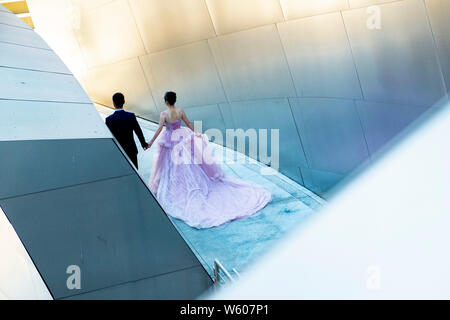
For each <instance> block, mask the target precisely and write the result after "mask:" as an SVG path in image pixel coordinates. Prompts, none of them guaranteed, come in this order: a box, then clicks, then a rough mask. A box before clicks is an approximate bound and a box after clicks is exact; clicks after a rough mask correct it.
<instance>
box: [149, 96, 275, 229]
mask: <svg viewBox="0 0 450 320" xmlns="http://www.w3.org/2000/svg"><path fill="white" fill-rule="evenodd" d="M164 100H165V102H166V105H167V110H165V111H163V112H161V115H160V120H159V126H158V129H157V130H156V132H155V135H154V136H153V138H152V140H151V141H149V146H151V145H152V144H153V143H154V142H155V141H156V142H157V149H156V150H155V160H154V163H153V167H152V172H151V176H150V182H149V187H150V190H151V191H152V192H153V193H154V194H155V196H156V197H157V199H158V201H159V202H160V204H161V205H162V207H163V208H164V209H165V211H166V212H167V214H169V215H171V216H172V217H174V218H178V219H181V220H183V221H185V222H186V223H187V224H188V225H190V226H191V227H194V228H199V229H200V228H211V227H216V226H219V225H222V224H224V223H226V222H229V221H232V220H235V219H240V218H245V217H249V216H251V215H253V214H255V213H256V212H258V211H259V210H261V209H262V208H264V206H265V205H266V204H267V203H269V201H270V200H271V193H270V192H269V191H268V190H266V189H264V188H262V187H260V186H258V185H255V184H253V183H250V182H246V181H243V180H240V179H237V178H234V177H230V176H225V174H224V172H223V171H222V169H221V168H220V166H219V165H218V164H216V163H215V162H214V161H211V160H210V159H207V156H206V155H205V152H204V150H206V149H207V146H208V142H207V139H206V138H204V136H202V135H201V134H199V133H197V132H195V131H194V128H193V126H192V124H191V122H190V121H189V120H188V118H187V117H186V114H185V112H184V111H183V110H182V109H179V108H177V107H175V102H176V93H175V92H167V93H166V94H165V96H164ZM181 121H184V123H185V124H186V126H187V128H186V127H181ZM164 126H166V130H165V131H164V132H163V133H162V135H161V137H160V138H159V139H158V140H156V139H157V138H158V136H159V134H160V133H161V131H162V130H163V127H164ZM180 160H182V161H180ZM186 160H187V161H186Z"/></svg>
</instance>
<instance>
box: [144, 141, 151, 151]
mask: <svg viewBox="0 0 450 320" xmlns="http://www.w3.org/2000/svg"><path fill="white" fill-rule="evenodd" d="M152 144H153V141H149V142H147V146H146V147H145V148H144V150H147V149H150V147H151V146H152Z"/></svg>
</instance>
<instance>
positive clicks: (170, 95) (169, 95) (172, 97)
mask: <svg viewBox="0 0 450 320" xmlns="http://www.w3.org/2000/svg"><path fill="white" fill-rule="evenodd" d="M164 101H166V102H167V103H168V104H169V105H171V106H173V105H174V104H175V102H177V94H176V93H175V92H173V91H168V92H166V94H165V95H164Z"/></svg>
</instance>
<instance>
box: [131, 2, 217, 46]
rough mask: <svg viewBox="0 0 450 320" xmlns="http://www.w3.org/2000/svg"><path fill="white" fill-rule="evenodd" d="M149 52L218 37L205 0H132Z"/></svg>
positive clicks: (135, 15) (137, 21)
mask: <svg viewBox="0 0 450 320" xmlns="http://www.w3.org/2000/svg"><path fill="white" fill-rule="evenodd" d="M130 4H131V7H132V8H133V13H134V17H135V18H136V23H137V25H138V27H139V31H140V33H141V35H142V39H143V41H144V44H145V48H146V49H147V52H148V53H151V52H156V51H160V50H164V49H168V48H173V47H176V46H179V45H183V44H187V43H190V42H194V41H198V40H204V39H207V38H210V37H213V36H215V32H214V27H213V24H212V21H211V18H210V16H209V13H208V9H207V7H206V3H205V1H204V0H170V1H161V0H130Z"/></svg>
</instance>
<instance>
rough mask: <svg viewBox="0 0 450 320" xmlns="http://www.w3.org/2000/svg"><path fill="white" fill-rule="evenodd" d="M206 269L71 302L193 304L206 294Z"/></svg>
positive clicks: (95, 293) (77, 297) (208, 282)
mask: <svg viewBox="0 0 450 320" xmlns="http://www.w3.org/2000/svg"><path fill="white" fill-rule="evenodd" d="M205 273H206V271H205V269H203V268H202V267H194V268H190V269H187V270H179V271H175V272H172V273H165V274H161V275H158V276H155V277H152V278H146V279H139V280H137V281H133V282H130V283H123V284H119V285H116V286H114V287H109V288H102V289H99V290H95V291H90V292H86V293H83V294H80V295H74V296H70V297H68V298H66V299H68V300H129V299H132V300H178V299H180V300H189V299H195V298H198V297H199V296H201V295H202V294H204V293H205V290H206V289H207V288H209V287H210V286H211V280H210V279H209V278H208V277H207V276H205Z"/></svg>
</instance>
